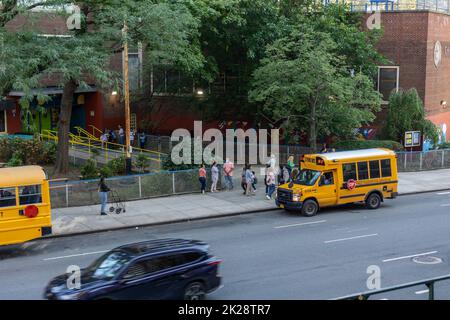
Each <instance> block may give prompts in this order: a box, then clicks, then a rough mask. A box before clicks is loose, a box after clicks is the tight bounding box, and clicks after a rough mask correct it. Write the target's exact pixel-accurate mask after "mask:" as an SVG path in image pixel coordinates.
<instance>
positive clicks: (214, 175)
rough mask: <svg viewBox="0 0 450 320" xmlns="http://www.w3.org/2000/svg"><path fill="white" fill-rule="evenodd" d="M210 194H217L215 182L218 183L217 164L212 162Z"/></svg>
mask: <svg viewBox="0 0 450 320" xmlns="http://www.w3.org/2000/svg"><path fill="white" fill-rule="evenodd" d="M211 180H212V183H211V192H217V182H219V168H218V167H217V163H216V162H215V161H214V162H213V164H212V166H211Z"/></svg>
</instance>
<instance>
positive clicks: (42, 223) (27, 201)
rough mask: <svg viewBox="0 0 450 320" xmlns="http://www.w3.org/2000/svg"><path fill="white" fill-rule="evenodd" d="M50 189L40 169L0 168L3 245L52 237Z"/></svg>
mask: <svg viewBox="0 0 450 320" xmlns="http://www.w3.org/2000/svg"><path fill="white" fill-rule="evenodd" d="M51 232H52V221H51V206H50V190H49V183H48V179H47V175H46V173H45V172H44V170H43V169H42V168H41V167H39V166H25V167H14V168H2V169H0V246H1V245H10V244H16V243H22V242H25V241H29V240H32V239H36V238H39V237H41V236H45V235H48V234H51Z"/></svg>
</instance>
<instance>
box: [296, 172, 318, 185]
mask: <svg viewBox="0 0 450 320" xmlns="http://www.w3.org/2000/svg"><path fill="white" fill-rule="evenodd" d="M319 177H320V171H316V170H310V169H303V170H300V172H299V173H298V175H297V177H296V178H295V179H294V182H295V183H297V184H300V185H303V186H312V185H314V184H315V183H316V181H317V179H319Z"/></svg>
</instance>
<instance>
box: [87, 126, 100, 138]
mask: <svg viewBox="0 0 450 320" xmlns="http://www.w3.org/2000/svg"><path fill="white" fill-rule="evenodd" d="M89 127H91V128H92V135H93V136H95V132H98V133H100V135H102V134H103V131H102V130H100V129H99V128H97V127H96V126H94V125H92V124H90V125H89Z"/></svg>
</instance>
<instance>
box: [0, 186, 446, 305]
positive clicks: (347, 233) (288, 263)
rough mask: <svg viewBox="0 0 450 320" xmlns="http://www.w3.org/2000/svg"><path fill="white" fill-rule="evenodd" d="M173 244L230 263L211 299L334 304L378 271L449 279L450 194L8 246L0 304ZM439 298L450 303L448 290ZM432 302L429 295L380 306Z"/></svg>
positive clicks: (412, 292) (387, 275) (409, 293)
mask: <svg viewBox="0 0 450 320" xmlns="http://www.w3.org/2000/svg"><path fill="white" fill-rule="evenodd" d="M166 237H177V238H190V239H200V240H204V241H206V242H208V243H210V245H211V249H212V251H213V252H214V253H215V254H216V255H217V256H219V257H221V258H222V259H223V263H222V265H221V274H222V276H223V283H224V287H223V288H222V289H221V290H219V291H217V292H215V293H213V294H212V295H210V296H209V299H331V298H336V297H340V296H343V295H347V294H352V293H357V292H360V291H366V290H368V289H367V287H366V282H367V279H368V277H369V274H368V273H367V268H368V267H369V266H373V265H375V266H378V267H379V268H380V271H381V286H382V287H387V286H392V285H397V284H402V283H406V282H411V281H417V280H421V279H426V278H430V277H435V276H442V275H447V274H450V268H449V261H450V192H447V193H445V192H442V193H425V194H419V195H413V196H402V197H400V198H398V199H396V200H388V201H387V202H385V203H384V204H383V206H382V208H380V209H378V210H376V211H370V210H366V209H365V208H364V207H363V206H359V205H351V206H344V207H339V208H334V209H324V210H323V211H322V212H320V214H319V215H317V216H316V217H313V218H305V217H302V216H299V215H295V214H292V213H287V212H283V211H272V212H265V213H259V214H251V215H242V216H237V217H230V218H220V219H213V220H204V221H196V222H190V223H180V224H172V225H165V226H157V227H148V228H142V229H138V230H136V229H131V230H121V231H114V232H105V233H97V234H91V235H82V236H74V237H67V238H55V239H48V240H40V241H34V242H30V243H27V244H23V245H18V246H11V247H3V248H0V299H41V298H42V291H43V289H44V287H45V285H46V284H47V282H48V281H49V280H50V278H52V277H54V276H56V275H59V274H62V273H64V272H66V269H67V267H68V266H70V265H79V266H81V267H84V266H86V265H88V264H89V263H90V262H92V261H93V260H94V259H95V258H97V257H98V256H100V255H101V254H102V252H103V251H106V250H109V249H112V248H114V247H116V246H119V245H122V244H125V243H130V242H135V241H142V240H147V239H154V238H166ZM422 254H423V256H420V258H419V259H420V260H422V259H421V258H427V257H429V256H432V257H436V258H439V259H440V260H441V261H437V262H439V263H436V264H424V263H417V262H415V261H413V260H414V259H413V257H412V256H415V255H422ZM439 259H438V260H439ZM424 260H425V261H419V262H428V260H427V259H424ZM435 294H436V298H439V299H448V298H450V281H448V282H443V283H441V284H439V285H437V286H436V293H435ZM426 298H427V292H426V288H425V287H415V288H410V289H405V290H402V291H399V292H395V293H389V294H383V295H379V296H377V297H374V299H426Z"/></svg>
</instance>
